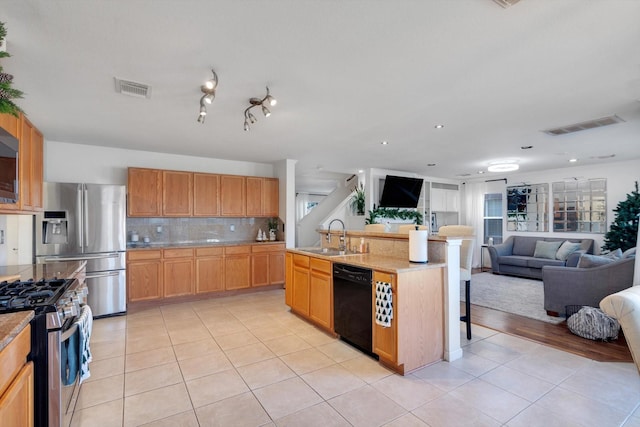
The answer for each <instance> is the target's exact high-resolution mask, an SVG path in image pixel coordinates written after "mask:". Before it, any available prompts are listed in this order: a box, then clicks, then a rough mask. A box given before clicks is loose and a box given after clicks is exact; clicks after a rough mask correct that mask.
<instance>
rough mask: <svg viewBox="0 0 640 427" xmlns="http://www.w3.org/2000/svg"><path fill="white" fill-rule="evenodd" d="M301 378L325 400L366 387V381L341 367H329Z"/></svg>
mask: <svg viewBox="0 0 640 427" xmlns="http://www.w3.org/2000/svg"><path fill="white" fill-rule="evenodd" d="M301 378H302V379H303V380H304V382H306V383H307V384H309V385H310V386H311V387H312V388H313V389H314V390H315V391H316V392H317V393H318V394H319V395H320V396H322V398H323V399H325V400H328V399H331V398H332V397H336V396H338V395H341V394H343V393H347V392H349V391H351V390H355V389H357V388H360V387H363V386H364V385H366V383H365V382H364V381H362V380H361V379H360V378H358V377H357V376H355V375H354V374H352V373H351V372H349V371H348V370H347V369H345V368H344V367H342V366H340V365H331V366H327V367H326V368H322V369H318V370H316V371H313V372H309V373H308V374H304V375H302V377H301Z"/></svg>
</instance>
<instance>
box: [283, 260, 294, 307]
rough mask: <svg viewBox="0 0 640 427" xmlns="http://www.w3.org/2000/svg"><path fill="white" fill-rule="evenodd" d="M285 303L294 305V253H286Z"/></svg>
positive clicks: (290, 305)
mask: <svg viewBox="0 0 640 427" xmlns="http://www.w3.org/2000/svg"><path fill="white" fill-rule="evenodd" d="M284 271H285V279H284V303H285V304H287V305H288V306H289V307H292V306H293V254H291V253H288V252H287V254H286V255H285V270H284Z"/></svg>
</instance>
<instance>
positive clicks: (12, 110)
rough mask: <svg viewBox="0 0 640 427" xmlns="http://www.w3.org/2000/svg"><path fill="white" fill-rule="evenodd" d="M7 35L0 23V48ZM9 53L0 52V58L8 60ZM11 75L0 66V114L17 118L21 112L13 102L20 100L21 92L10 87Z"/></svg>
mask: <svg viewBox="0 0 640 427" xmlns="http://www.w3.org/2000/svg"><path fill="white" fill-rule="evenodd" d="M6 35H7V30H6V29H5V28H4V23H3V22H0V46H1V45H2V44H3V43H4V38H5V37H6ZM9 56H11V55H9V53H8V52H6V51H0V58H8V57H9ZM12 84H13V75H11V74H9V73H5V72H4V71H3V70H2V67H1V66H0V113H7V114H11V115H14V116H16V117H18V114H19V113H20V112H21V111H22V110H21V109H20V107H18V106H17V105H16V104H15V103H14V102H13V100H14V99H18V98H22V95H23V94H22V91H20V90H18V89H15V88H13V87H12Z"/></svg>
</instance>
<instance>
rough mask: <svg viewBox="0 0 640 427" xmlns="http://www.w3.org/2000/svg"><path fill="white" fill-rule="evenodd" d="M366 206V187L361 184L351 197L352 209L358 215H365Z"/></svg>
mask: <svg viewBox="0 0 640 427" xmlns="http://www.w3.org/2000/svg"><path fill="white" fill-rule="evenodd" d="M364 204H365V201H364V186H363V185H362V183H360V185H359V186H358V188H356V189H355V190H354V192H353V196H351V209H353V210H354V211H355V212H356V215H364Z"/></svg>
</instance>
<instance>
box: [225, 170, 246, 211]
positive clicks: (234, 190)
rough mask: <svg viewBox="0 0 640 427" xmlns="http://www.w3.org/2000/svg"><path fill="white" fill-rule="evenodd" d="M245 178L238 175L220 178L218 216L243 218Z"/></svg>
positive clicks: (244, 209)
mask: <svg viewBox="0 0 640 427" xmlns="http://www.w3.org/2000/svg"><path fill="white" fill-rule="evenodd" d="M245 178H246V177H244V176H239V175H222V176H220V215H221V216H245V214H246V179H245Z"/></svg>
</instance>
